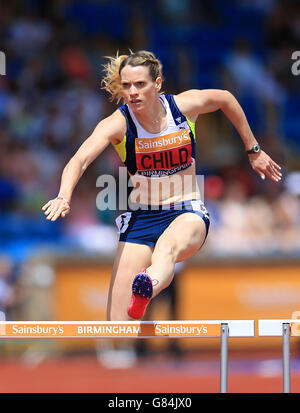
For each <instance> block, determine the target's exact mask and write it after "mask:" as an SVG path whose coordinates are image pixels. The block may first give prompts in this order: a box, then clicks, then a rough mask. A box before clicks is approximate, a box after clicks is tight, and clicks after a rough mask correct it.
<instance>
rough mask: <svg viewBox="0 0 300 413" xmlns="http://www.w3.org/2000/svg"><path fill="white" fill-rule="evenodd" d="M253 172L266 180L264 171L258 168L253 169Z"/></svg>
mask: <svg viewBox="0 0 300 413" xmlns="http://www.w3.org/2000/svg"><path fill="white" fill-rule="evenodd" d="M253 170H254V171H255V172H256V173H257V174H258V175H259V176H260V177H261V179H263V180H264V179H265V178H266V175H265V174H264V172H263V171H261V170H260V169H258V168H253Z"/></svg>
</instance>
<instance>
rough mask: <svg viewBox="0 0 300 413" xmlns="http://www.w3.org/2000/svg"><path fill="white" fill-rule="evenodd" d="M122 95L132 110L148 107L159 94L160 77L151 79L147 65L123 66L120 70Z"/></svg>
mask: <svg viewBox="0 0 300 413" xmlns="http://www.w3.org/2000/svg"><path fill="white" fill-rule="evenodd" d="M120 75H121V85H122V95H123V98H124V100H125V103H127V104H128V105H129V106H130V107H131V109H132V110H133V111H141V110H143V109H147V108H149V106H151V104H152V102H154V101H155V100H156V99H157V98H158V95H159V91H160V89H161V83H162V79H161V77H158V78H157V79H156V80H155V81H153V79H152V77H151V76H150V73H149V68H148V67H147V66H130V65H127V66H125V67H124V68H123V69H122V71H121V74H120Z"/></svg>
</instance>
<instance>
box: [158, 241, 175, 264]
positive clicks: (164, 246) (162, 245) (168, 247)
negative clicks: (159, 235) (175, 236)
mask: <svg viewBox="0 0 300 413" xmlns="http://www.w3.org/2000/svg"><path fill="white" fill-rule="evenodd" d="M156 254H160V255H164V256H165V257H166V258H167V257H168V258H169V259H171V260H172V261H174V260H175V259H176V256H177V247H176V244H175V243H174V242H173V241H168V240H159V241H158V242H157V244H156V246H155V249H154V251H153V256H154V257H155V255H156Z"/></svg>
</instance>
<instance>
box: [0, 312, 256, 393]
mask: <svg viewBox="0 0 300 413" xmlns="http://www.w3.org/2000/svg"><path fill="white" fill-rule="evenodd" d="M254 335H255V329H254V320H201V321H199V320H181V321H0V339H1V338H6V339H11V338H18V339H19V338H30V339H35V338H39V339H41V338H47V339H48V338H154V337H156V338H159V337H160V338H205V337H206V338H212V337H220V339H221V349H220V350H221V351H220V392H221V393H227V387H228V338H229V337H254Z"/></svg>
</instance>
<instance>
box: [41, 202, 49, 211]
mask: <svg viewBox="0 0 300 413" xmlns="http://www.w3.org/2000/svg"><path fill="white" fill-rule="evenodd" d="M50 205H51V201H49V202H47V204H45V205H44V206H43V207H42V211H45V209H47V208H48V207H49V206H50Z"/></svg>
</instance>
